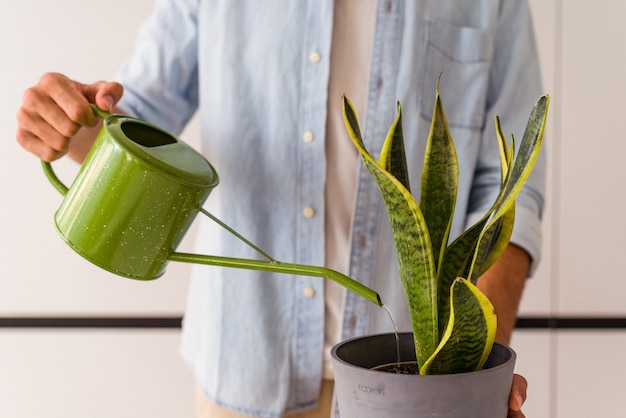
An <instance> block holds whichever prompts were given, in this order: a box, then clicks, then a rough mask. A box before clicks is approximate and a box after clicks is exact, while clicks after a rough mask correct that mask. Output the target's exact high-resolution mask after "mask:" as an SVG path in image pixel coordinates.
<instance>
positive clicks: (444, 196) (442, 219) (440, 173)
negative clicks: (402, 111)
mask: <svg viewBox="0 0 626 418" xmlns="http://www.w3.org/2000/svg"><path fill="white" fill-rule="evenodd" d="M458 184H459V164H458V160H457V156H456V150H455V148H454V142H453V141H452V136H451V135H450V130H449V129H448V121H447V119H446V114H445V112H444V109H443V104H442V102H441V98H440V96H439V82H437V91H436V97H435V106H434V109H433V117H432V121H431V125H430V132H429V134H428V141H427V143H426V153H425V155H424V164H423V168H422V177H421V189H420V209H421V210H422V213H423V214H424V219H426V225H428V231H430V238H431V240H432V243H433V252H434V254H435V263H437V264H436V266H437V267H436V268H437V271H439V270H440V269H441V257H442V256H443V254H444V249H445V248H446V246H447V245H448V237H449V235H450V228H451V227H452V217H453V215H454V206H455V204H456V193H457V189H458Z"/></svg>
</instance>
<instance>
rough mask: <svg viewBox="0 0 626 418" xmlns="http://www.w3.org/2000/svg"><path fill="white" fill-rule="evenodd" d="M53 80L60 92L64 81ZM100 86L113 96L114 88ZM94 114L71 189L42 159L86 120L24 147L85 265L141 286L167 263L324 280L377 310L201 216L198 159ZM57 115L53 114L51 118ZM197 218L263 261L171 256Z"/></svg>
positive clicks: (367, 292)
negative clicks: (97, 124)
mask: <svg viewBox="0 0 626 418" xmlns="http://www.w3.org/2000/svg"><path fill="white" fill-rule="evenodd" d="M57 81H59V84H60V85H59V88H60V87H62V85H63V83H62V82H63V81H64V80H57ZM118 86H119V85H118ZM101 87H104V88H105V90H106V88H110V89H111V91H112V92H113V94H115V93H116V88H117V86H115V85H108V86H107V85H101ZM86 90H89V88H86ZM101 92H102V90H100V91H99V92H96V93H95V95H94V97H95V101H98V97H100V98H101V100H102V101H105V100H104V96H98V94H102V93H101ZM74 93H76V91H74ZM68 94H70V93H68ZM78 94H80V93H78ZM120 95H121V94H120ZM111 97H115V96H111ZM83 100H85V99H84V98H83ZM91 108H92V109H93V114H94V115H96V116H98V117H99V118H101V119H102V120H103V124H102V128H101V130H100V132H99V133H98V135H97V138H96V140H95V142H94V144H93V146H92V147H91V149H90V151H89V153H88V155H87V157H86V158H85V161H84V162H83V165H82V167H81V169H80V171H79V173H78V175H77V177H76V179H75V180H74V182H73V183H72V185H71V187H67V186H66V185H65V184H64V183H63V182H62V181H61V180H59V179H58V178H57V176H56V175H55V173H54V171H53V169H52V167H51V165H50V163H49V162H46V161H45V160H51V159H54V158H57V157H58V156H60V155H62V154H63V153H64V152H65V150H66V149H67V141H68V140H67V137H68V136H70V134H72V133H75V130H77V126H78V125H81V124H86V125H90V124H91V122H92V121H91V119H92V118H91V116H84V115H83V117H82V120H80V119H81V118H76V119H79V120H80V122H73V124H71V123H70V124H69V126H70V127H69V128H64V129H65V131H64V132H57V133H56V137H57V138H58V137H59V135H60V136H61V137H62V138H65V139H56V140H54V141H50V142H48V143H44V141H42V140H39V142H36V141H35V140H34V139H32V138H31V141H30V142H28V141H27V142H28V143H30V150H31V151H33V152H35V153H36V154H38V155H40V157H41V158H42V159H43V160H44V161H42V165H43V168H44V171H45V173H46V175H47V177H48V179H49V180H50V182H51V183H52V185H53V186H54V187H55V188H56V189H57V190H58V191H59V192H60V193H61V194H62V195H63V196H64V199H63V202H62V203H61V206H60V207H59V210H58V211H57V212H56V215H55V223H56V226H57V230H58V231H59V234H60V235H61V236H62V237H63V239H64V240H65V242H66V243H67V244H68V245H69V246H70V247H72V248H73V249H74V250H75V251H76V252H77V253H79V254H80V255H82V256H83V257H84V258H86V259H87V260H89V261H91V262H92V263H94V264H96V265H98V266H100V267H102V268H104V269H106V270H108V271H110V272H113V273H115V274H118V275H121V276H124V277H129V278H134V279H140V280H151V279H156V278H158V277H160V276H161V275H162V274H163V273H164V272H165V268H166V265H167V263H168V262H169V261H179V262H189V263H199V264H208V265H217V266H224V267H234V268H244V269H252V270H264V271H273V272H279V273H290V274H297V275H308V276H318V277H326V278H329V279H331V280H334V281H336V282H337V283H339V284H341V285H342V286H344V287H346V288H348V289H350V290H352V291H354V292H356V293H357V294H359V295H361V296H363V297H364V298H366V299H368V300H370V301H371V302H373V303H375V304H377V305H382V302H381V299H380V296H379V295H378V294H377V293H376V292H374V291H372V290H371V289H369V288H367V287H365V286H363V285H362V284H360V283H359V282H357V281H355V280H353V279H351V278H349V277H347V276H345V275H343V274H341V273H338V272H336V271H333V270H330V269H326V268H323V267H316V266H307V265H301V264H291V263H282V262H278V261H276V260H273V259H271V257H269V256H267V255H266V254H265V253H263V252H262V251H261V250H260V249H258V248H256V247H255V246H254V245H253V244H251V243H249V242H248V241H247V240H245V238H243V237H242V236H240V235H239V234H237V233H236V232H235V231H233V230H232V229H231V228H230V227H228V226H226V225H224V224H223V223H221V222H220V221H219V220H217V219H215V218H214V217H212V216H211V215H210V214H209V213H207V212H206V211H204V210H203V209H202V205H203V204H204V202H205V200H206V199H207V198H208V196H209V194H210V192H211V190H212V189H213V188H214V187H216V186H217V184H218V182H219V179H218V175H217V173H216V172H215V170H214V168H213V167H212V166H211V164H210V163H209V162H208V161H207V160H206V159H205V158H204V157H203V156H202V155H201V154H199V153H198V152H196V151H195V150H194V149H192V148H191V147H189V146H188V145H187V144H185V143H184V142H182V141H181V140H179V139H178V138H176V137H175V136H173V135H171V134H169V133H168V132H165V131H163V130H161V129H159V128H158V127H156V126H153V125H151V124H149V123H147V122H144V121H142V120H139V119H135V118H131V117H128V116H124V115H114V114H110V113H108V112H105V111H103V110H101V109H100V108H98V107H97V106H95V105H91ZM109 108H110V106H109ZM59 112H60V110H59V109H55V112H53V114H57V115H58V113H59ZM94 117H95V116H94ZM70 120H72V119H70ZM72 121H73V120H72ZM49 125H50V126H51V127H54V125H55V124H54V122H53V123H50V124H49ZM48 131H50V128H48ZM44 132H45V131H44ZM66 134H67V136H66ZM52 136H53V137H54V136H55V135H52ZM44 144H45V145H44ZM23 145H24V143H23ZM25 148H27V149H29V148H28V147H27V146H25ZM200 211H202V212H203V213H205V214H206V215H207V216H209V217H211V218H212V219H213V220H215V221H216V222H218V223H220V225H222V226H223V227H225V228H226V229H228V230H229V231H230V232H232V233H234V234H235V235H236V236H237V237H239V238H240V239H243V240H244V241H245V242H246V243H248V244H249V245H251V246H252V247H253V248H255V249H256V250H257V251H258V252H260V253H261V254H262V255H263V256H264V257H265V258H266V260H248V259H239V258H232V257H220V256H211V255H198V254H184V253H178V252H176V248H177V246H178V244H179V243H180V242H181V240H182V238H183V237H184V235H185V233H186V232H187V230H188V229H189V227H190V226H191V223H192V222H193V220H194V219H195V217H196V215H197V214H198V212H200Z"/></svg>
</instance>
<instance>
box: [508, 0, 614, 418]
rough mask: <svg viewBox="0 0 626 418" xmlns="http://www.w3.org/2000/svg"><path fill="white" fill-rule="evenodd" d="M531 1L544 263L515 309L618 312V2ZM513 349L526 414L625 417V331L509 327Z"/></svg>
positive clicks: (544, 313)
mask: <svg viewBox="0 0 626 418" xmlns="http://www.w3.org/2000/svg"><path fill="white" fill-rule="evenodd" d="M530 3H531V6H532V9H533V15H534V17H535V27H536V30H537V36H538V40H539V44H540V45H539V46H540V54H541V59H542V66H543V71H544V81H545V86H546V91H547V92H549V93H551V95H552V103H551V110H550V116H549V132H548V135H547V138H546V142H545V143H546V150H547V151H548V153H549V161H550V177H549V180H548V181H549V194H548V201H547V208H548V210H547V212H546V223H545V228H544V230H545V233H546V234H545V236H546V241H545V248H544V251H543V262H542V265H541V268H540V270H539V272H538V274H537V276H536V277H535V278H534V279H532V280H531V281H530V282H529V284H528V288H527V292H526V295H525V299H524V301H523V307H522V312H521V315H522V316H532V315H538V316H550V315H553V316H557V317H564V316H566V317H567V316H569V317H581V316H582V317H607V316H615V317H621V318H623V317H626V307H625V306H624V303H623V296H624V295H625V294H626V282H625V281H624V280H623V269H622V268H621V266H622V263H621V262H622V261H623V257H624V255H623V250H624V248H625V244H626V218H624V217H623V216H622V207H623V206H624V204H626V200H625V197H624V194H623V189H624V185H625V182H624V176H623V173H622V169H623V166H624V165H623V161H622V159H623V155H624V154H625V151H626V141H624V139H625V138H624V136H625V134H624V133H623V130H622V129H621V126H620V122H621V121H622V120H623V118H624V116H623V114H624V108H625V106H624V97H625V95H626V81H625V80H624V77H623V75H624V74H625V73H626V26H625V25H624V22H625V21H626V2H623V1H614V0H597V1H593V2H590V1H586V0H530ZM513 346H514V348H516V350H517V352H518V371H519V372H521V373H523V374H524V375H525V376H526V377H527V378H528V380H529V381H530V387H529V395H530V398H529V400H528V403H527V406H526V408H525V410H526V413H527V416H529V417H559V418H565V417H580V418H583V417H607V416H621V415H623V412H622V410H623V407H622V402H621V401H622V399H623V396H621V394H620V393H618V391H619V388H621V387H622V383H621V379H620V376H622V375H623V374H624V373H626V362H624V361H623V360H622V359H621V353H623V352H624V350H626V332H625V330H551V331H547V330H544V331H541V330H518V331H517V333H516V335H515V337H514V341H513Z"/></svg>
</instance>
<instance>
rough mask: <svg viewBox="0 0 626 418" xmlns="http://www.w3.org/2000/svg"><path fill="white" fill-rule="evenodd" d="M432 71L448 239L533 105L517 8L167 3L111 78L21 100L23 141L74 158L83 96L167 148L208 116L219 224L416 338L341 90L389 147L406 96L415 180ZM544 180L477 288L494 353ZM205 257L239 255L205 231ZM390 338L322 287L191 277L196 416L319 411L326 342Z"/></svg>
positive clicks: (81, 150) (530, 261)
mask: <svg viewBox="0 0 626 418" xmlns="http://www.w3.org/2000/svg"><path fill="white" fill-rule="evenodd" d="M442 70H443V71H444V76H443V79H442V84H441V96H442V100H443V102H444V106H445V107H446V112H447V116H448V120H449V123H450V125H451V130H452V135H453V137H454V138H455V142H456V145H457V152H458V154H459V164H460V183H461V184H460V189H459V196H458V198H457V209H456V214H455V220H454V222H455V223H454V225H453V230H452V236H453V237H454V236H456V235H458V234H460V233H461V232H462V231H463V230H464V229H465V228H466V227H467V226H468V225H470V224H471V223H473V221H474V220H476V219H477V218H478V217H480V216H482V215H483V214H484V213H485V212H486V210H487V208H488V207H489V206H490V205H491V204H492V202H493V200H494V199H495V196H496V195H497V192H498V187H499V178H500V177H499V176H500V171H499V164H500V162H499V156H498V150H497V143H496V139H495V131H494V127H493V122H492V120H493V116H494V115H496V114H497V115H499V116H500V118H501V120H502V125H503V127H504V128H505V129H506V130H507V132H513V133H516V134H517V135H518V136H520V135H521V133H522V130H523V128H524V126H525V123H526V117H527V116H528V113H529V111H530V109H531V107H532V104H533V103H534V101H535V99H536V98H537V97H538V96H539V94H540V74H539V67H538V63H537V55H536V50H535V44H534V39H533V32H532V25H531V21H530V15H529V10H528V5H527V4H526V1H524V0H506V1H503V0H501V1H498V0H480V1H478V0H424V1H419V2H411V1H409V2H404V1H401V0H383V1H378V2H374V1H356V0H352V1H348V0H336V1H334V2H333V1H330V0H323V1H322V0H316V1H309V2H293V1H288V0H276V1H273V2H258V1H252V0H249V1H238V2H235V1H231V2H214V1H198V0H163V1H160V2H159V3H158V5H157V8H156V10H155V13H154V15H153V16H152V18H151V19H150V20H149V21H148V22H147V23H146V25H145V26H144V27H143V28H142V30H141V32H140V35H139V40H138V43H137V49H136V53H135V54H134V55H133V57H132V58H131V59H130V61H129V62H128V63H127V64H126V65H125V67H124V68H123V69H122V70H121V72H120V74H119V76H118V81H119V83H121V84H118V83H116V82H97V83H93V84H86V85H85V84H81V83H78V82H76V81H73V80H71V79H69V78H67V77H66V76H63V75H60V74H46V75H45V76H43V77H42V78H41V79H40V81H39V83H38V84H37V85H36V86H34V87H32V88H31V89H28V90H27V91H26V93H25V95H24V103H23V105H22V107H21V108H20V110H19V112H18V123H19V126H18V133H17V139H18V141H19V142H20V144H22V146H23V147H24V148H25V149H27V150H29V151H31V152H33V153H34V154H36V155H37V156H39V157H40V158H42V159H44V160H47V161H50V160H53V159H56V158H59V157H61V156H62V155H64V154H66V153H67V154H69V155H70V156H71V157H73V158H74V159H76V160H78V161H81V160H82V159H83V158H84V156H85V155H86V153H87V151H88V150H89V148H90V146H91V143H92V141H93V138H94V136H95V132H97V129H98V127H97V119H96V118H95V117H94V115H93V114H92V113H91V110H90V108H89V105H88V104H89V102H94V103H95V104H97V105H98V106H100V107H103V108H105V109H112V108H113V107H114V106H117V110H118V111H120V112H125V113H129V114H132V115H134V116H137V117H139V118H142V119H145V120H148V121H150V122H152V123H155V124H157V125H159V126H161V127H162V128H164V129H166V130H168V131H170V132H172V133H175V134H176V133H179V132H180V131H181V130H182V129H183V127H184V126H185V124H186V123H187V121H188V120H189V119H190V118H191V117H192V115H193V114H194V112H195V111H196V110H198V109H199V111H200V112H201V117H202V137H203V145H202V146H203V153H204V154H205V155H206V156H207V158H208V159H209V160H210V161H211V162H212V163H213V165H214V166H215V167H216V169H217V171H218V173H219V175H220V180H221V183H220V186H219V187H218V189H217V190H216V191H215V192H214V193H213V194H212V195H211V198H210V199H209V202H208V203H207V205H208V206H210V210H211V211H212V212H213V213H215V214H216V215H217V216H218V217H220V218H222V219H223V220H224V221H225V222H226V223H227V224H229V225H232V226H234V227H235V229H237V230H238V231H240V232H241V233H243V234H244V235H246V236H247V237H249V238H250V239H251V241H253V242H254V243H255V244H257V245H259V246H260V247H261V248H263V249H264V250H265V251H266V252H267V253H269V254H270V255H272V257H274V258H275V259H277V260H281V261H289V262H296V263H303V264H312V265H326V266H327V267H330V268H333V269H335V270H338V271H341V272H343V273H346V274H348V275H350V276H351V277H353V278H355V279H357V280H359V281H361V282H362V283H364V284H365V285H367V286H369V287H371V288H373V289H375V290H376V291H378V292H379V293H380V294H381V296H382V298H383V300H384V301H385V303H386V305H387V306H389V307H390V309H391V310H392V312H393V313H394V315H395V316H396V319H397V321H398V322H399V324H400V328H401V329H404V330H409V329H410V325H409V320H408V312H407V309H406V302H405V300H404V295H403V292H402V289H401V284H400V281H399V280H398V278H397V276H398V275H397V261H396V256H395V250H394V246H393V241H392V238H391V232H390V230H389V225H388V221H387V217H386V214H385V212H384V206H383V204H382V200H381V198H380V195H379V192H378V190H377V188H376V185H375V184H374V183H373V181H372V180H371V178H370V177H369V174H367V172H365V171H364V169H363V168H362V167H361V165H360V163H359V159H358V155H357V152H356V150H355V149H354V147H353V145H352V144H351V142H350V140H349V139H348V138H347V134H346V131H345V127H344V126H343V121H342V113H341V107H340V106H341V95H342V94H346V95H347V96H348V97H349V98H350V99H351V100H352V101H353V103H355V105H356V108H357V111H358V114H359V116H360V119H361V125H362V130H363V133H364V139H365V142H366V145H367V146H368V149H370V150H378V149H380V144H381V142H382V140H383V139H384V137H385V134H386V132H387V129H388V128H389V126H390V124H391V122H392V120H393V117H394V116H395V109H396V105H395V104H396V101H397V100H400V102H401V103H402V106H403V114H404V118H403V128H404V135H405V142H406V143H405V145H406V152H407V158H408V161H409V169H410V171H411V173H410V174H411V177H412V178H411V180H412V184H414V185H418V184H419V175H420V168H421V161H422V158H423V152H424V147H425V141H426V138H427V133H428V129H429V123H430V115H431V114H432V105H433V100H434V91H435V83H436V79H437V76H438V75H439V73H440V72H441V71H442ZM122 85H123V86H124V87H123V88H122ZM122 91H124V94H123V97H122ZM120 99H121V101H120ZM118 101H119V102H118ZM543 169H544V161H543V159H542V160H541V161H539V162H538V163H537V165H536V167H535V171H534V175H533V176H532V177H531V179H530V180H529V182H528V183H527V186H526V187H525V190H524V191H523V192H522V194H521V195H520V196H519V198H518V200H517V217H516V227H515V231H514V235H513V240H512V242H513V244H511V245H510V247H509V248H508V249H507V251H506V252H505V254H504V255H503V257H502V258H501V259H500V260H499V261H498V263H497V264H496V265H495V266H494V267H493V268H492V269H491V270H490V271H489V272H488V273H487V274H485V275H484V276H483V277H482V278H481V279H480V281H479V286H480V287H481V288H482V289H483V291H484V292H485V293H486V294H487V296H488V297H489V298H490V299H491V300H492V302H493V304H494V306H495V309H496V313H497V315H498V319H499V321H498V323H499V326H498V334H497V339H498V341H501V342H504V343H508V342H509V341H510V337H511V332H512V330H513V327H514V323H515V317H516V313H517V306H518V303H519V299H520V297H521V294H522V290H523V287H524V282H525V280H526V277H527V276H528V275H529V274H530V271H531V270H532V265H534V263H536V262H537V260H538V256H539V242H540V230H539V220H540V216H541V210H542V205H543ZM198 247H199V248H198V250H199V251H201V252H208V253H216V254H225V255H237V256H247V255H248V254H245V253H244V250H245V248H243V247H241V246H239V245H238V244H237V243H236V242H235V241H234V240H232V239H231V238H230V237H228V236H227V233H225V232H224V231H222V230H220V229H219V228H218V227H215V226H214V225H212V224H210V223H204V224H202V226H201V229H200V232H199V239H198ZM390 329H391V326H390V324H389V322H388V319H387V318H386V315H385V313H384V312H383V311H382V310H380V309H378V308H376V307H375V306H374V305H373V304H371V303H369V302H367V301H365V300H362V299H360V298H359V297H358V296H356V295H354V294H352V293H350V292H345V291H343V290H342V289H340V288H338V287H337V286H335V285H334V284H333V283H330V282H328V281H324V280H321V279H317V278H310V277H292V278H289V277H281V276H276V275H273V274H269V273H260V272H251V271H243V270H242V271H239V270H229V269H216V268H211V267H205V266H199V267H197V268H195V270H194V275H193V278H192V281H191V286H190V290H189V300H188V306H187V310H186V314H185V320H184V327H183V343H182V354H183V356H184V358H185V359H186V361H187V362H188V364H189V365H190V367H191V368H192V370H193V372H194V375H195V377H196V379H197V382H198V387H199V393H200V395H199V398H198V399H199V407H198V410H199V414H204V415H202V416H206V417H247V416H252V417H280V416H283V415H284V414H287V415H285V416H288V417H328V416H329V410H330V408H331V406H330V405H331V404H332V402H331V401H330V399H331V397H332V378H333V375H332V368H331V367H330V363H329V356H328V353H329V350H330V347H331V346H332V345H333V344H335V343H337V342H338V341H340V340H342V339H345V338H349V337H352V336H356V335H362V334H367V333H374V332H388V331H389V330H390ZM525 385H526V383H525V381H524V379H523V378H521V377H519V376H517V377H516V380H515V385H514V389H513V391H512V394H511V402H510V408H511V411H510V414H509V416H511V417H515V416H518V417H519V416H523V415H522V414H521V412H519V409H520V408H521V404H522V403H523V401H524V398H525ZM318 403H319V404H320V405H325V406H323V407H316V405H317V404H318ZM312 408H313V409H312ZM201 411H204V412H201ZM199 416H200V415H199Z"/></svg>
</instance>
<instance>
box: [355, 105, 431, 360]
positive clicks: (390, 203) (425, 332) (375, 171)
mask: <svg viewBox="0 0 626 418" xmlns="http://www.w3.org/2000/svg"><path fill="white" fill-rule="evenodd" d="M344 119H345V122H346V127H347V128H348V134H349V136H350V138H351V139H352V141H353V142H354V144H355V146H356V147H357V149H358V150H359V152H360V153H361V157H362V159H363V163H364V165H365V167H366V168H367V170H368V171H369V172H370V174H371V175H372V177H373V178H374V180H375V181H376V183H377V184H378V187H379V189H380V192H381V194H382V196H383V200H384V201H385V205H386V207H387V213H388V215H389V220H390V222H391V229H392V232H393V236H394V240H395V245H396V250H397V252H398V262H399V267H400V279H401V280H402V283H403V286H404V291H405V293H406V297H407V302H408V305H409V309H410V311H411V312H410V314H411V318H412V326H413V336H414V339H415V350H416V354H417V358H418V362H424V361H426V359H427V358H428V357H430V356H431V355H432V353H433V352H434V350H435V348H436V347H437V344H438V341H439V338H438V329H437V306H436V304H437V301H436V294H437V293H436V283H435V266H434V259H433V252H432V250H431V248H432V245H431V242H430V237H429V235H428V231H427V229H426V223H425V221H424V217H423V215H422V213H421V211H420V208H419V207H418V205H417V202H415V199H413V197H412V196H411V193H410V192H409V191H408V190H407V189H406V187H404V185H403V184H402V183H401V182H400V181H399V180H398V179H396V178H395V177H394V176H392V175H391V174H390V173H389V172H388V171H386V170H385V169H384V168H383V167H381V166H380V165H379V164H378V163H377V162H376V161H375V160H374V158H373V157H372V156H371V155H370V153H369V152H368V151H367V149H366V148H365V145H364V143H363V140H362V138H361V136H360V131H359V128H358V121H357V118H356V114H355V112H354V108H353V107H352V104H351V103H350V101H349V100H348V99H346V98H344Z"/></svg>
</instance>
